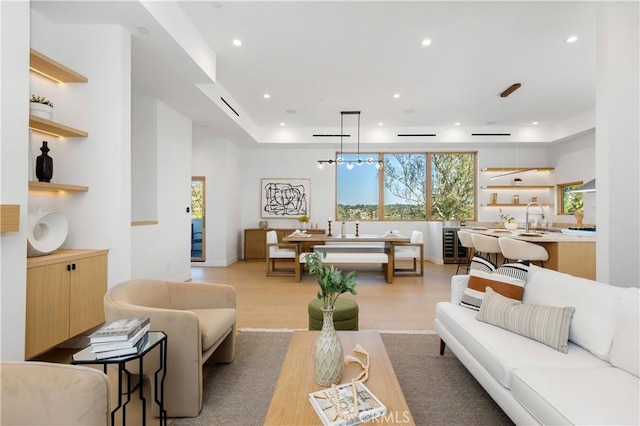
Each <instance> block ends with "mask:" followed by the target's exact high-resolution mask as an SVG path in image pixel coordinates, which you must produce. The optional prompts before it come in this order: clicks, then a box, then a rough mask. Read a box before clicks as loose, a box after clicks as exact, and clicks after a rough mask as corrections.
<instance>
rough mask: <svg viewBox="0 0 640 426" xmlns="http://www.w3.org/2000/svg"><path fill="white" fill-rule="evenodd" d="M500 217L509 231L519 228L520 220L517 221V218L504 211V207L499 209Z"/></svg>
mask: <svg viewBox="0 0 640 426" xmlns="http://www.w3.org/2000/svg"><path fill="white" fill-rule="evenodd" d="M498 217H499V218H500V221H501V222H502V223H503V224H504V227H505V229H508V230H509V231H513V230H515V229H518V222H515V220H516V219H515V218H514V217H513V216H509V215H508V214H506V213H504V212H503V211H502V209H500V210H499V211H498Z"/></svg>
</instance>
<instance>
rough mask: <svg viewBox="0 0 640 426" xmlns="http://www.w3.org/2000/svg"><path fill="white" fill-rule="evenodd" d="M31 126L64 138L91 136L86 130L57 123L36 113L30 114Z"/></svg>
mask: <svg viewBox="0 0 640 426" xmlns="http://www.w3.org/2000/svg"><path fill="white" fill-rule="evenodd" d="M29 128H30V129H31V130H35V131H36V132H42V133H47V134H49V135H53V136H60V137H64V138H86V137H87V136H89V133H87V132H85V131H84V130H80V129H74V128H73V127H69V126H66V125H64V124H60V123H56V122H55V121H51V120H47V119H46V118H41V117H36V116H35V115H29Z"/></svg>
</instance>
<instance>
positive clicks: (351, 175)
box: [336, 152, 476, 221]
mask: <svg viewBox="0 0 640 426" xmlns="http://www.w3.org/2000/svg"><path fill="white" fill-rule="evenodd" d="M343 157H344V160H345V163H347V162H348V161H349V160H351V161H354V160H357V156H356V155H355V154H344V155H343ZM362 157H363V154H362V153H361V158H362ZM364 157H366V158H369V157H371V158H373V159H374V161H376V162H377V161H378V159H380V160H383V163H384V168H382V169H381V170H378V169H377V168H376V167H374V166H373V165H370V164H362V165H354V167H353V168H352V169H348V168H347V167H346V164H343V165H340V166H338V167H337V172H336V173H337V174H336V176H337V212H336V220H339V221H342V220H349V221H353V220H462V219H464V220H473V219H475V211H476V199H475V194H476V180H475V176H476V154H475V153H474V152H472V153H469V152H462V153H460V152H454V153H402V154H395V153H385V154H374V155H372V154H368V153H367V154H365V155H364ZM427 165H429V167H427Z"/></svg>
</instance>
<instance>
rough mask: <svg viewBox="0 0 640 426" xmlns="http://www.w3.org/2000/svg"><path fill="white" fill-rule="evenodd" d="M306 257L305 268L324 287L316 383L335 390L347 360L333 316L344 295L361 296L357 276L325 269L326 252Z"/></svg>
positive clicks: (315, 361)
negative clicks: (336, 304) (333, 387)
mask: <svg viewBox="0 0 640 426" xmlns="http://www.w3.org/2000/svg"><path fill="white" fill-rule="evenodd" d="M305 256H306V257H305V259H304V260H305V265H306V266H307V268H309V273H310V274H311V275H313V276H314V277H315V278H316V281H317V282H318V285H319V286H320V290H319V291H318V295H317V296H318V299H320V300H321V301H322V318H323V322H322V330H321V331H320V334H319V336H318V339H317V340H316V345H315V350H314V352H313V367H314V371H315V380H316V383H317V384H319V385H320V386H331V385H334V384H337V383H340V380H341V379H342V365H343V358H344V357H343V351H342V343H341V342H340V338H339V337H338V334H337V333H336V330H335V328H334V326H333V312H334V310H335V303H336V300H338V297H339V296H340V295H341V294H342V293H346V292H349V293H351V294H354V295H355V294H357V293H356V290H355V287H356V284H357V283H356V273H355V271H351V272H349V273H347V274H344V273H343V272H342V271H341V270H339V269H337V268H336V267H335V266H334V265H325V264H324V263H323V261H324V259H326V257H327V253H326V252H325V251H320V252H314V253H307V254H306V255H305Z"/></svg>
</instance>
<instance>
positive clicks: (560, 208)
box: [556, 180, 584, 216]
mask: <svg viewBox="0 0 640 426" xmlns="http://www.w3.org/2000/svg"><path fill="white" fill-rule="evenodd" d="M583 184H584V182H583V181H581V180H578V181H575V182H565V183H558V184H556V206H557V208H556V215H558V216H572V215H573V213H575V212H573V213H572V212H565V211H564V188H566V187H568V186H580V185H583ZM583 203H584V198H583ZM583 209H584V205H583Z"/></svg>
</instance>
